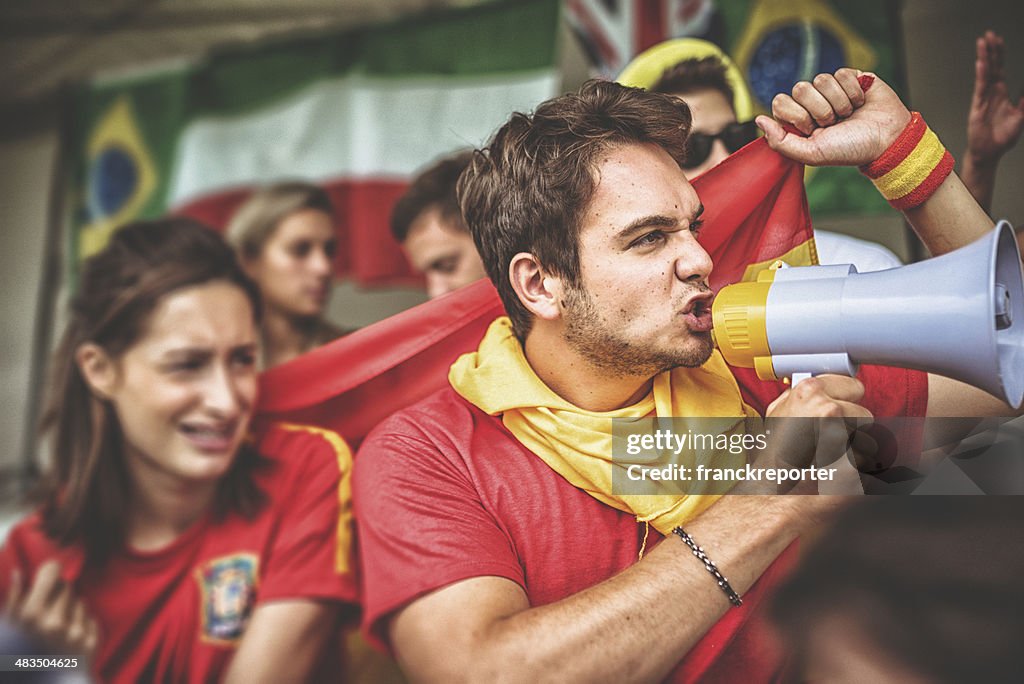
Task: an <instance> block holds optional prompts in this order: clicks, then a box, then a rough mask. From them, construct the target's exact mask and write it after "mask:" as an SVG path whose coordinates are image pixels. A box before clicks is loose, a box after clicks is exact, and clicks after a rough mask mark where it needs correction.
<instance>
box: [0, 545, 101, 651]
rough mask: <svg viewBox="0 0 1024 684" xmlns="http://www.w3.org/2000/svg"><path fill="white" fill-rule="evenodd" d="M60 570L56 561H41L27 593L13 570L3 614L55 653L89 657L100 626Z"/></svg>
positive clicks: (94, 645)
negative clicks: (62, 576) (63, 577)
mask: <svg viewBox="0 0 1024 684" xmlns="http://www.w3.org/2000/svg"><path fill="white" fill-rule="evenodd" d="M60 572H61V567H60V564H59V563H58V562H57V561H54V560H50V561H47V562H45V563H43V564H42V565H41V566H39V569H38V570H37V571H36V575H35V578H34V579H33V580H32V582H31V583H30V585H29V586H28V590H27V593H26V590H25V586H24V584H25V582H24V578H23V577H22V574H21V573H20V572H19V571H17V570H15V571H14V572H13V573H12V575H11V585H10V590H9V591H8V592H7V602H6V605H5V606H4V615H5V617H7V619H8V620H10V621H11V622H12V623H13V624H14V625H16V626H17V627H19V628H20V629H22V630H24V631H25V632H26V633H27V634H28V635H29V636H31V637H33V638H35V639H38V640H39V641H41V642H42V643H43V644H44V645H45V646H46V647H47V648H48V649H50V650H51V651H53V652H54V653H57V654H60V655H72V654H74V655H79V656H82V657H83V658H84V659H86V660H91V659H92V657H93V656H94V655H95V653H96V647H97V646H98V645H99V626H98V625H97V624H96V621H95V620H94V619H93V618H92V616H91V615H89V611H88V610H87V609H86V607H85V604H84V603H83V602H82V600H81V599H79V598H78V597H77V596H75V594H74V590H73V589H72V588H71V585H69V584H68V583H67V582H65V581H64V580H63V579H62V578H61V576H60Z"/></svg>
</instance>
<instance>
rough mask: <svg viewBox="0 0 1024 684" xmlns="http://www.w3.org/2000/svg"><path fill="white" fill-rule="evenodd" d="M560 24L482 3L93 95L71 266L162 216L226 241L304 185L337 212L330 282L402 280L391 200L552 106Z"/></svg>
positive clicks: (79, 119)
mask: <svg viewBox="0 0 1024 684" xmlns="http://www.w3.org/2000/svg"><path fill="white" fill-rule="evenodd" d="M558 21H559V3H558V2H557V0H523V1H516V2H492V3H487V4H484V5H480V6H477V7H473V8H470V9H464V10H458V11H449V12H445V13H441V14H432V15H426V16H422V17H418V18H416V19H415V20H407V21H402V22H398V23H393V24H388V25H382V26H375V27H372V28H368V29H362V30H358V31H350V32H345V33H340V34H339V33H335V34H331V35H323V36H319V37H316V38H306V39H303V40H301V41H292V42H286V43H277V44H273V45H263V46H261V47H259V48H258V49H257V48H246V49H244V50H234V51H231V52H227V53H224V54H220V55H212V56H210V57H209V58H207V59H206V60H204V61H203V62H202V63H201V64H198V65H193V66H190V67H188V68H177V69H173V70H168V71H163V72H161V73H153V72H150V73H147V74H145V75H142V76H136V77H133V78H121V79H118V80H116V81H112V80H109V79H108V80H97V81H96V82H94V83H92V84H90V85H89V86H87V87H84V88H82V89H81V90H80V91H79V92H78V93H77V94H76V98H75V108H74V110H75V113H76V115H75V120H74V124H73V126H72V128H71V130H70V131H69V135H70V137H71V141H70V142H71V149H73V150H75V154H74V162H73V168H72V170H71V172H72V174H73V176H72V187H73V188H74V202H73V206H74V214H73V216H72V217H71V225H72V230H71V232H70V234H71V239H72V245H71V253H72V254H75V255H76V256H77V257H78V259H81V258H85V257H88V256H89V255H91V254H93V253H95V252H96V251H98V250H99V249H101V248H102V247H103V245H104V244H105V243H106V241H107V239H108V238H109V236H110V234H111V232H112V231H113V230H115V229H116V228H117V227H118V226H119V225H122V224H124V223H125V222H127V221H130V220H133V219H137V218H151V217H156V216H159V215H161V214H164V213H167V212H173V213H179V214H185V215H189V216H192V217H194V218H197V219H199V220H202V221H204V222H205V223H208V224H210V225H212V226H214V227H216V228H223V227H225V226H226V225H227V222H228V220H229V219H230V217H231V215H232V213H233V212H234V210H235V208H236V207H237V206H238V205H239V204H240V203H241V202H242V201H243V200H244V199H245V198H246V197H247V196H248V194H249V193H250V192H251V191H252V190H253V189H254V188H256V187H258V186H260V185H263V184H266V183H269V182H274V181H277V180H282V179H305V180H310V181H313V182H316V183H318V184H321V185H322V186H324V187H325V188H326V189H327V191H328V192H329V194H330V195H331V198H332V200H333V202H334V205H335V208H336V209H337V213H338V222H337V231H338V237H339V245H340V249H339V250H338V255H337V261H336V272H337V273H338V275H339V276H348V277H351V278H353V279H355V280H356V281H357V282H359V283H361V284H364V285H372V284H383V283H394V282H402V281H408V280H409V279H410V278H411V277H412V274H411V273H410V271H409V270H408V266H407V264H406V261H405V259H404V257H403V256H402V254H401V252H400V251H399V250H398V247H397V245H396V244H395V243H394V241H393V239H392V237H391V234H390V231H389V229H388V218H389V215H390V212H391V207H392V205H393V204H394V201H395V200H396V199H397V198H398V196H399V195H401V193H402V192H403V191H404V189H405V187H406V186H407V184H408V182H409V179H410V177H411V176H412V175H413V174H414V173H416V172H417V171H418V170H420V169H422V168H423V167H424V166H426V165H427V164H429V163H430V162H432V161H433V160H435V159H436V158H438V157H440V156H443V155H445V154H448V153H451V152H454V151H456V150H459V149H463V148H467V147H479V146H481V145H482V144H483V143H485V142H486V140H487V139H488V138H489V137H490V135H491V134H492V133H493V132H494V130H495V129H496V128H497V127H498V126H500V125H501V124H502V123H504V122H505V121H506V120H507V119H508V117H509V115H510V114H511V113H512V112H514V111H530V110H532V109H533V108H535V107H536V105H537V104H539V103H540V102H542V101H543V100H545V99H547V98H549V97H551V96H553V95H555V94H556V93H557V92H558V89H559V85H560V78H559V75H558V71H557V66H556V37H557V33H558Z"/></svg>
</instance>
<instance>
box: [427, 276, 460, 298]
mask: <svg viewBox="0 0 1024 684" xmlns="http://www.w3.org/2000/svg"><path fill="white" fill-rule="evenodd" d="M453 289H455V288H453V287H452V284H451V279H450V278H448V276H446V275H442V274H440V273H428V274H427V296H428V297H430V298H431V299H433V298H434V297H440V296H441V295H443V294H448V293H449V292H451V291H452V290H453Z"/></svg>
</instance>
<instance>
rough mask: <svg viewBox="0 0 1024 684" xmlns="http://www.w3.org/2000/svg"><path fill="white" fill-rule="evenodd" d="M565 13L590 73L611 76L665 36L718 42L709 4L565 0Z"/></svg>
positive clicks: (705, 0)
mask: <svg viewBox="0 0 1024 684" xmlns="http://www.w3.org/2000/svg"><path fill="white" fill-rule="evenodd" d="M565 10H566V12H565V14H566V18H567V19H568V21H569V25H570V26H572V28H573V30H574V31H575V32H576V35H577V36H579V38H580V40H581V41H582V43H583V47H584V49H585V50H586V51H587V54H588V55H589V56H590V60H591V63H592V64H593V66H594V69H595V71H596V72H597V73H598V74H599V75H601V76H605V77H607V78H613V77H615V75H616V74H618V73H619V71H621V70H622V68H623V67H624V66H626V64H627V63H628V62H629V60H631V59H632V58H633V57H634V56H635V55H636V54H637V53H639V52H641V51H643V50H646V49H647V48H649V47H651V46H652V45H656V44H658V43H660V42H662V41H664V40H668V39H669V38H681V37H683V36H692V37H699V38H708V39H709V40H712V41H713V42H720V40H719V38H720V35H715V34H720V32H721V23H722V22H721V19H720V16H719V12H718V9H717V7H716V6H715V2H714V0H565Z"/></svg>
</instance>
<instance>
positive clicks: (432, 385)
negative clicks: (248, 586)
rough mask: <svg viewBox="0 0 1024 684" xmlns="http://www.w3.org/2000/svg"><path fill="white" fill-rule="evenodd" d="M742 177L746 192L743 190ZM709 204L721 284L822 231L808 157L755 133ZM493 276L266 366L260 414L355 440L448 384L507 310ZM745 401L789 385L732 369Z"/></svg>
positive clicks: (802, 251)
mask: <svg viewBox="0 0 1024 684" xmlns="http://www.w3.org/2000/svg"><path fill="white" fill-rule="evenodd" d="M738 187H742V188H743V189H744V191H743V192H736V188H738ZM694 188H695V189H696V190H697V194H698V195H699V196H700V199H701V202H702V203H703V204H704V218H705V222H704V229H703V230H702V231H701V234H700V240H701V242H702V243H703V245H704V247H705V248H706V249H707V250H708V252H709V253H710V254H711V256H712V258H713V259H714V261H715V268H714V271H713V272H712V274H711V286H712V288H713V289H715V290H716V291H717V290H718V289H720V288H721V287H723V286H724V285H728V284H730V283H733V282H737V281H739V280H741V279H744V278H752V277H756V274H757V273H758V272H759V271H760V270H761V269H764V268H767V267H768V266H769V265H770V264H771V263H772V262H773V261H775V260H776V259H779V258H786V259H790V260H791V261H792V263H798V264H806V263H810V261H809V260H810V259H813V258H814V257H813V256H812V255H813V250H814V240H813V233H812V230H811V220H810V214H809V212H808V210H807V201H806V198H805V196H804V190H803V166H802V165H801V164H798V163H796V162H792V161H790V160H788V159H785V158H784V157H782V156H781V155H779V154H777V153H775V152H773V151H772V150H771V149H770V148H769V147H768V145H767V143H766V142H765V141H764V140H763V139H761V140H756V141H754V142H752V143H751V144H749V145H747V146H746V147H744V148H743V149H741V150H740V151H739V152H737V153H736V154H734V155H732V156H731V157H730V158H729V159H727V160H726V161H725V162H723V163H722V164H720V165H718V166H717V167H715V168H714V169H711V170H710V171H708V172H707V173H705V174H703V175H701V176H700V178H697V179H696V180H695V181H694ZM504 313H505V312H504V309H503V307H502V305H501V300H500V299H499V298H498V294H497V292H496V291H495V289H494V288H493V287H492V286H491V284H490V283H489V282H487V281H485V280H482V281H479V282H477V283H474V284H473V285H470V286H467V287H464V288H462V289H460V290H456V291H455V292H452V293H449V294H447V295H445V296H443V297H439V298H437V299H433V300H431V301H429V302H426V303H425V304H421V305H420V306H417V307H415V308H412V309H409V310H408V311H404V312H402V313H400V314H397V315H395V316H392V317H390V318H387V319H385V320H383V321H381V322H379V323H375V324H374V325H371V326H369V327H366V328H363V329H362V330H359V331H357V332H355V333H352V334H351V335H347V336H345V337H342V338H340V339H338V340H337V341H335V342H333V343H331V344H329V345H327V346H324V347H321V348H319V349H316V350H314V351H313V352H311V353H309V354H306V355H304V356H300V357H298V358H297V359H295V360H293V361H291V362H289V363H286V364H283V365H281V366H277V367H275V368H272V369H270V370H269V371H267V372H265V373H264V374H263V376H262V378H261V384H260V400H259V401H260V403H259V409H258V410H259V412H260V415H261V418H260V420H282V421H286V422H296V423H303V424H310V425H319V426H322V427H325V428H328V429H331V430H334V431H335V432H338V433H339V434H341V435H342V436H343V437H344V438H345V440H346V441H347V442H348V443H349V444H350V445H352V447H353V448H356V447H357V446H358V445H359V443H360V442H361V441H362V440H363V438H364V437H365V436H366V434H367V433H368V432H369V431H370V430H371V429H372V428H373V427H374V426H375V425H376V424H377V423H379V422H380V421H381V420H383V419H384V418H386V417H388V416H389V415H391V414H392V413H394V412H395V411H398V410H400V409H402V408H404V407H406V406H408V405H410V404H412V403H414V402H416V401H418V400H420V399H422V398H424V397H426V396H427V395H429V394H431V393H433V392H435V391H437V390H438V389H441V388H442V387H445V386H446V385H447V383H448V369H449V367H450V366H451V365H452V363H454V361H455V360H456V359H457V358H458V357H459V356H461V355H462V354H463V353H465V352H468V351H473V350H475V349H476V347H477V345H478V344H479V342H480V340H481V339H482V338H483V335H484V333H485V332H486V330H487V328H488V326H489V325H490V323H491V322H492V321H493V320H494V319H495V318H497V317H498V316H501V315H504ZM733 371H734V374H735V375H736V378H737V380H738V381H739V383H740V387H741V390H742V391H743V396H744V401H746V402H747V403H748V404H749V405H751V406H753V407H754V408H756V409H758V410H759V411H762V412H763V411H764V408H765V407H766V406H767V405H768V403H770V402H771V401H772V400H773V399H774V398H775V397H777V396H778V395H779V394H780V393H781V391H782V386H781V385H780V384H778V383H766V382H763V381H761V380H759V379H758V378H757V376H756V375H754V373H753V372H752V371H751V372H747V369H733Z"/></svg>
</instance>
